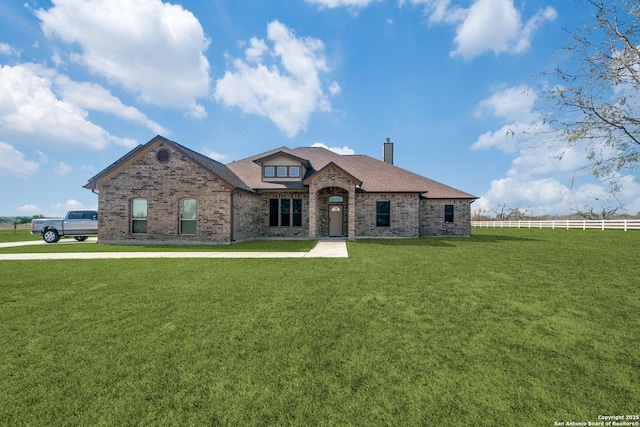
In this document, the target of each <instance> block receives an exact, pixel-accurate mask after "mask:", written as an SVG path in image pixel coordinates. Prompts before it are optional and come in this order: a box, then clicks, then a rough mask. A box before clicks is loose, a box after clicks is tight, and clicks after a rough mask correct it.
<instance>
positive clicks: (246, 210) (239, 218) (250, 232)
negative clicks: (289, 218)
mask: <svg viewBox="0 0 640 427" xmlns="http://www.w3.org/2000/svg"><path fill="white" fill-rule="evenodd" d="M264 204H265V203H264V197H263V196H259V195H254V194H250V193H247V192H244V191H236V192H234V193H233V240H234V241H239V242H240V241H243V240H251V239H255V238H257V237H262V236H264V230H265V226H266V225H267V224H269V223H268V222H267V221H265V218H266V216H265V214H264V213H265V210H264Z"/></svg>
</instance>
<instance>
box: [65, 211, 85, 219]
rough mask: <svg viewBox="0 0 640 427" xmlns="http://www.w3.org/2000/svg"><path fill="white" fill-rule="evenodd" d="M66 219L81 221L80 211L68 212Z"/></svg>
mask: <svg viewBox="0 0 640 427" xmlns="http://www.w3.org/2000/svg"><path fill="white" fill-rule="evenodd" d="M67 219H82V211H77V212H69V216H68V217H67Z"/></svg>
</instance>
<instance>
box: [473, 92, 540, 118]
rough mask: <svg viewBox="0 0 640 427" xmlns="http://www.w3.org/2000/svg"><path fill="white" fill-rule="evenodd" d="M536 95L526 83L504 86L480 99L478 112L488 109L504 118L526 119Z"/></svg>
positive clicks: (528, 116)
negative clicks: (487, 96)
mask: <svg viewBox="0 0 640 427" xmlns="http://www.w3.org/2000/svg"><path fill="white" fill-rule="evenodd" d="M537 98H538V96H537V94H536V93H535V91H534V90H533V89H531V88H530V87H528V86H526V85H519V86H513V87H505V88H503V89H501V90H499V91H498V92H496V93H494V94H493V95H491V96H490V97H489V98H486V99H483V100H482V101H480V104H479V108H478V114H481V113H482V111H487V110H488V111H489V112H490V113H491V114H492V115H493V116H496V117H501V118H504V119H506V120H513V121H528V120H531V118H532V111H533V107H534V105H535V103H536V100H537Z"/></svg>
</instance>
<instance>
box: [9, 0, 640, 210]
mask: <svg viewBox="0 0 640 427" xmlns="http://www.w3.org/2000/svg"><path fill="white" fill-rule="evenodd" d="M579 6H580V4H579V3H577V2H572V1H552V0H527V1H520V0H400V1H397V0H388V1H387V0H378V1H375V0H306V1H305V0H282V1H257V0H256V1H249V0H246V1H245V0H192V1H186V0H181V1H177V0H176V1H172V2H167V1H164V2H163V1H160V0H137V1H130V0H55V1H35V0H27V1H26V2H17V1H8V0H0V10H1V12H0V179H1V180H2V181H1V182H2V186H1V188H2V193H1V195H2V197H0V216H14V215H33V214H43V215H46V216H52V215H62V214H63V213H64V212H66V210H68V209H71V208H82V207H87V208H94V207H97V200H98V199H97V196H96V195H95V194H92V193H91V192H90V191H89V190H85V189H84V188H82V186H83V185H84V184H86V182H87V181H88V180H89V179H90V178H91V177H92V176H94V175H95V174H96V173H98V172H100V171H101V170H102V169H104V168H105V167H107V166H108V165H110V164H111V163H113V162H114V161H116V160H117V159H119V158H120V157H121V156H122V155H124V154H125V153H127V152H128V151H129V150H130V149H131V148H133V147H135V146H136V145H137V144H144V143H146V142H147V141H149V140H150V139H151V138H153V137H154V136H155V135H157V134H161V135H163V136H165V137H167V138H169V139H172V140H174V141H176V142H178V143H180V144H183V145H185V146H188V147H189V148H191V149H193V150H195V151H198V152H201V153H203V154H206V155H208V156H210V157H212V158H215V159H216V160H219V161H221V162H223V163H227V162H230V161H233V160H237V159H241V158H244V157H248V156H251V155H253V154H257V153H260V152H263V151H267V150H270V149H272V148H276V147H280V146H288V147H291V148H293V147H300V146H311V145H314V144H322V145H324V146H326V147H329V148H331V149H334V150H336V151H338V152H343V153H356V154H367V155H370V156H372V157H376V158H380V156H381V150H382V143H383V142H384V140H385V138H387V137H389V138H391V140H392V141H393V142H394V143H395V155H394V160H395V164H396V165H397V166H400V167H403V168H405V169H408V170H411V171H413V172H416V173H419V174H421V175H424V176H426V177H429V178H431V179H435V180H437V181H440V182H443V183H445V184H448V185H451V186H453V187H456V188H458V189H460V190H463V191H466V192H468V193H471V194H474V195H476V196H478V197H480V199H479V200H477V201H476V202H475V203H474V205H473V206H474V209H486V210H492V209H494V208H495V207H497V206H499V205H501V204H504V205H506V206H509V207H514V208H515V207H518V208H521V209H526V210H528V211H529V212H531V213H533V214H545V213H568V212H569V211H570V210H571V208H573V207H582V206H585V205H597V204H598V203H603V201H606V200H607V199H608V194H607V187H606V185H603V184H600V183H598V182H596V181H593V180H592V179H591V178H590V177H589V175H588V174H586V173H584V171H583V170H582V169H581V168H582V167H584V166H585V165H586V164H587V163H586V162H587V161H586V159H585V151H584V150H581V149H580V148H579V147H568V148H565V149H561V148H559V147H558V146H557V145H550V144H548V142H547V141H545V140H544V137H543V136H532V135H523V134H520V133H519V130H521V129H531V128H534V129H544V127H545V126H546V125H544V124H543V123H542V121H541V117H540V113H539V112H537V108H540V105H541V104H542V102H541V100H542V95H541V90H542V88H544V87H546V86H548V85H549V84H550V82H547V81H545V78H544V76H543V74H542V73H543V72H544V71H550V70H552V69H553V67H554V66H555V65H556V64H557V61H559V60H560V59H558V57H554V55H555V54H558V53H561V48H562V46H564V45H565V44H566V43H567V41H568V40H569V35H568V33H567V32H566V31H564V28H568V29H571V28H575V27H577V26H578V25H579V24H580V22H581V21H584V20H588V19H589V18H588V11H586V10H584V9H581V8H580V7H579ZM512 130H515V132H513V133H512V132H511V131H512ZM560 154H562V155H561V156H560ZM621 182H622V184H623V186H622V192H621V193H620V200H621V201H622V202H623V203H624V205H625V207H626V210H627V212H629V213H632V214H633V213H636V212H638V211H640V183H639V182H638V180H637V179H636V177H634V176H633V175H627V176H622V177H621Z"/></svg>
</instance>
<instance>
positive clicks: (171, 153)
mask: <svg viewBox="0 0 640 427" xmlns="http://www.w3.org/2000/svg"><path fill="white" fill-rule="evenodd" d="M143 159H146V161H148V162H150V164H152V163H154V162H155V164H156V165H157V166H164V168H165V169H170V168H171V167H172V166H175V165H176V164H177V163H176V161H177V159H184V160H186V161H188V162H191V163H193V164H195V165H197V166H198V167H200V168H202V169H203V170H204V171H206V173H208V174H210V175H213V176H214V177H215V178H217V179H218V180H220V182H221V183H222V185H223V186H224V187H225V188H226V189H227V190H234V189H241V190H245V191H252V190H251V189H250V188H249V187H248V186H247V185H246V184H245V183H244V182H242V180H241V179H240V178H238V177H237V176H236V175H235V174H234V173H233V172H232V171H230V170H229V169H228V168H227V167H226V166H225V165H223V164H222V163H219V162H217V161H215V160H213V159H211V158H209V157H206V156H203V155H202V154H200V153H197V152H195V151H193V150H190V149H188V148H186V147H184V146H182V145H180V144H178V143H176V142H173V141H170V140H168V139H166V138H164V137H162V136H156V137H155V138H153V139H151V140H150V141H149V142H147V143H146V144H144V145H139V146H138V147H136V148H134V149H133V150H131V151H130V152H129V153H127V154H125V155H124V156H123V157H121V158H120V159H118V160H116V161H115V162H114V163H112V164H111V165H110V166H108V167H107V168H105V169H104V170H102V171H101V172H100V173H98V174H97V175H95V176H94V177H93V178H91V179H90V180H89V182H88V183H87V184H86V185H84V188H87V189H90V190H96V189H99V188H100V186H101V185H102V184H103V183H104V182H107V181H109V180H110V179H112V178H113V177H115V176H117V175H118V174H120V173H122V172H123V171H125V170H126V169H128V168H130V167H132V166H133V165H135V164H136V163H139V162H140V161H142V160H143Z"/></svg>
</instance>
